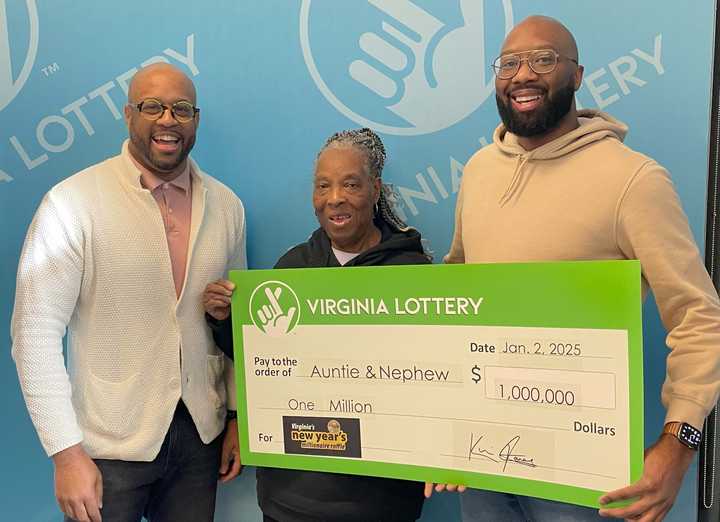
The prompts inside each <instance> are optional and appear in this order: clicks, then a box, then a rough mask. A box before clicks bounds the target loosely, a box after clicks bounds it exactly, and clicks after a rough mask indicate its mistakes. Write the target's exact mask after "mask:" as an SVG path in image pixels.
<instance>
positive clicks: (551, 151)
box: [493, 109, 628, 206]
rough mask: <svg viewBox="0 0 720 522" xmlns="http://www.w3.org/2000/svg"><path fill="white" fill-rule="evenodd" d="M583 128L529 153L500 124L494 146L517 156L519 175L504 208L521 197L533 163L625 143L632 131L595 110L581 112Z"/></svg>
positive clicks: (502, 201) (510, 186)
mask: <svg viewBox="0 0 720 522" xmlns="http://www.w3.org/2000/svg"><path fill="white" fill-rule="evenodd" d="M578 121H579V122H580V126H579V127H578V128H577V129H575V130H573V131H571V132H568V133H567V134H563V135H562V136H560V137H558V138H556V139H554V140H553V141H551V142H549V143H546V144H545V145H543V146H541V147H538V148H536V149H533V150H530V151H528V150H525V149H524V148H523V147H522V146H521V145H520V143H519V142H518V137H517V136H516V135H514V134H512V133H510V132H508V131H507V129H506V128H505V125H503V124H500V125H499V126H498V128H497V129H495V133H494V134H493V142H494V143H495V145H496V146H497V148H498V149H499V150H500V152H502V153H503V154H506V155H508V156H515V157H516V158H517V161H516V163H515V171H514V172H513V176H512V178H511V180H510V183H509V184H508V187H507V189H506V190H505V193H504V194H503V195H502V197H501V198H500V205H501V206H503V205H505V204H506V203H508V202H509V201H510V200H511V199H513V197H517V196H519V195H520V194H519V193H520V191H521V187H523V186H524V185H525V180H524V179H523V178H524V176H525V173H526V170H525V169H524V167H525V166H526V165H527V164H528V163H530V162H533V161H547V160H552V159H556V158H560V157H562V156H565V155H567V154H570V153H572V152H574V151H576V150H578V149H580V148H582V147H584V146H586V145H588V144H590V143H593V142H596V141H600V140H602V139H605V138H610V139H616V140H619V141H623V140H624V139H625V135H626V134H627V132H628V127H627V125H625V124H624V123H623V122H621V121H620V120H617V119H615V118H613V117H612V116H610V115H609V114H606V113H604V112H601V111H598V110H594V109H584V110H580V111H578Z"/></svg>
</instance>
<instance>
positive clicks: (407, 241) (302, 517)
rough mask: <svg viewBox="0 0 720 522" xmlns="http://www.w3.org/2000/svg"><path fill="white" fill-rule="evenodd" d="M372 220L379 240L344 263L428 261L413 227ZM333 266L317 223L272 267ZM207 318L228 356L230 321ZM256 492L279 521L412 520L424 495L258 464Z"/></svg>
mask: <svg viewBox="0 0 720 522" xmlns="http://www.w3.org/2000/svg"><path fill="white" fill-rule="evenodd" d="M375 224H376V225H377V226H378V228H380V231H381V233H382V239H381V241H380V243H379V244H378V245H376V246H374V247H373V248H371V249H369V250H367V251H365V252H363V253H362V254H360V255H359V256H357V257H356V258H354V259H353V260H352V261H350V262H349V263H347V264H346V265H345V266H371V265H412V264H427V263H430V260H429V259H428V257H427V256H426V255H425V254H424V253H423V249H422V245H421V243H420V234H419V233H418V232H417V231H415V230H409V231H407V232H398V231H395V230H394V229H392V228H391V227H390V226H389V225H388V224H386V223H385V222H384V221H382V220H376V221H375ZM337 266H340V263H338V260H337V259H336V258H335V256H334V255H333V252H332V249H331V247H330V239H329V238H328V236H327V234H325V232H324V231H323V230H322V229H320V228H319V229H317V230H316V231H315V232H314V233H313V234H312V236H311V237H310V239H309V240H308V241H307V242H306V243H302V244H300V245H297V246H296V247H294V248H292V249H290V250H289V251H288V252H287V253H286V254H285V255H283V256H282V257H281V258H280V259H279V260H278V262H277V263H276V264H275V268H316V267H337ZM210 323H211V328H212V329H213V337H214V338H215V342H216V343H217V344H218V346H219V347H220V348H221V349H222V350H223V351H224V352H225V353H226V354H228V356H230V357H232V331H231V326H230V321H224V322H219V323H215V324H213V321H210ZM257 493H258V502H259V504H260V509H262V511H263V513H264V514H265V515H267V516H269V517H272V518H274V519H276V520H279V521H280V522H330V521H332V522H335V521H338V522H339V521H343V522H351V521H357V522H380V521H382V522H410V521H414V520H417V519H418V518H420V514H421V512H422V505H423V500H424V497H423V484H422V483H420V482H410V481H406V480H396V479H386V478H378V477H366V476H356V475H342V474H336V473H320V472H314V471H297V470H288V469H280V468H258V470H257Z"/></svg>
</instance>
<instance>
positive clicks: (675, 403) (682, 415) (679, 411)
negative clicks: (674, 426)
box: [665, 397, 708, 431]
mask: <svg viewBox="0 0 720 522" xmlns="http://www.w3.org/2000/svg"><path fill="white" fill-rule="evenodd" d="M707 414H708V412H706V411H705V408H703V407H702V406H700V405H699V404H697V403H695V402H693V401H689V400H687V399H683V398H679V397H673V398H671V399H670V404H668V408H667V414H666V415H665V424H667V423H668V422H686V423H687V424H689V425H690V426H692V427H693V428H695V429H698V430H701V431H702V429H703V424H704V422H705V417H707Z"/></svg>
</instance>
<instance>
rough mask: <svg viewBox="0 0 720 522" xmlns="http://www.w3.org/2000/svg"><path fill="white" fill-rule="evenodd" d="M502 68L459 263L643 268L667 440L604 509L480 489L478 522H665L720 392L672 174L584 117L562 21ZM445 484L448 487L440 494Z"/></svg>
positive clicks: (471, 508)
mask: <svg viewBox="0 0 720 522" xmlns="http://www.w3.org/2000/svg"><path fill="white" fill-rule="evenodd" d="M494 67H495V69H496V73H497V75H496V82H495V88H496V98H497V105H498V110H499V113H500V116H501V119H502V122H503V123H502V125H500V126H499V127H498V128H497V130H496V131H495V134H494V137H493V142H494V143H493V144H491V145H489V146H487V147H485V148H483V149H481V150H480V151H478V152H477V153H476V154H475V155H474V156H473V157H472V158H471V159H470V161H469V162H468V163H467V165H466V167H465V171H464V174H463V178H462V185H461V189H460V193H459V195H458V201H457V210H456V220H455V234H454V237H453V242H452V245H451V247H450V252H449V253H448V255H447V256H446V257H445V261H446V262H448V263H492V262H522V261H563V260H591V259H639V260H640V263H641V266H642V274H643V281H642V283H643V293H644V294H645V293H647V290H648V289H651V290H652V292H653V294H654V295H655V300H656V302H657V305H658V308H659V310H660V315H661V317H662V320H663V324H664V325H665V328H666V329H667V331H668V332H669V334H668V336H667V344H668V347H669V348H670V349H671V351H670V354H669V356H668V358H667V377H666V380H665V383H664V385H663V389H662V402H663V405H664V406H665V408H666V409H667V415H666V419H665V421H666V424H665V429H664V430H663V433H662V434H661V435H660V437H659V438H658V440H657V442H656V443H655V444H653V445H652V446H651V447H650V448H648V450H647V451H646V454H645V466H644V472H643V475H642V478H641V479H640V480H639V481H638V482H636V483H635V484H632V485H630V486H628V487H625V488H622V489H619V490H617V491H613V492H610V493H608V494H606V495H604V496H603V497H602V498H601V499H600V503H601V504H607V503H609V502H612V501H617V500H622V499H635V500H634V501H633V502H632V503H631V504H629V505H628V506H627V507H624V508H616V509H609V508H605V509H600V511H599V513H598V511H596V510H593V509H589V508H584V507H580V506H571V505H569V504H563V503H559V502H550V501H546V500H541V499H534V498H529V497H522V496H519V495H509V494H503V493H494V492H488V491H480V490H473V491H468V492H466V493H465V494H464V495H463V496H462V504H463V517H464V519H465V520H466V521H469V520H503V521H512V520H527V519H530V520H533V521H545V520H547V521H550V520H552V521H553V522H556V521H559V520H568V521H569V520H573V521H574V520H596V519H597V518H598V515H601V516H612V517H619V518H629V519H639V520H642V521H651V520H653V521H654V520H662V519H663V518H664V516H665V515H666V514H667V512H668V511H669V510H670V508H671V507H672V504H673V502H674V501H675V497H676V496H677V493H678V490H679V488H680V484H681V482H682V478H683V476H684V474H685V472H686V471H687V468H688V466H689V464H690V462H691V461H692V459H693V457H694V456H695V453H696V451H695V450H696V448H697V442H698V440H699V436H700V432H699V430H701V429H702V426H703V420H704V418H705V416H706V415H707V414H708V413H709V412H710V410H711V409H712V407H713V406H714V405H715V403H716V401H717V399H718V390H719V389H720V329H719V328H718V319H720V305H719V303H718V296H717V293H716V291H715V289H714V288H713V285H712V283H711V281H710V279H709V277H708V275H707V272H706V271H705V268H704V266H703V263H702V261H701V258H700V255H699V252H698V249H697V246H696V245H695V243H694V241H693V239H692V234H691V232H690V228H689V226H688V222H687V218H686V216H685V214H684V213H683V210H682V208H681V205H680V201H679V199H678V196H677V194H676V192H675V189H674V188H673V184H672V181H671V180H670V177H669V175H668V173H667V171H666V170H665V169H663V168H662V167H661V166H660V165H658V164H657V163H656V162H655V161H653V160H652V159H651V158H648V157H647V156H644V155H642V154H640V153H638V152H635V151H633V150H631V149H630V148H628V147H627V146H625V145H623V143H622V140H623V138H624V136H625V134H626V132H627V127H626V126H625V125H624V124H623V123H621V122H619V121H618V120H615V119H613V118H611V117H610V116H608V115H606V114H604V113H601V112H599V111H594V110H582V111H578V110H577V109H576V107H575V101H574V94H575V91H577V89H578V88H579V87H580V84H581V81H582V75H583V67H582V66H581V65H579V64H578V54H577V47H576V44H575V40H574V38H573V36H572V34H570V32H569V31H568V30H567V29H566V28H565V27H564V26H563V25H562V24H560V23H559V22H557V21H556V20H553V19H550V18H545V17H537V16H534V17H530V18H528V19H526V20H524V21H523V22H522V23H520V24H519V25H517V26H516V27H515V28H514V29H513V30H512V32H511V33H510V34H509V35H508V37H507V39H506V40H505V42H504V44H503V48H502V52H501V55H500V57H499V58H498V59H497V60H496V62H495V63H494ZM438 489H441V487H440V488H438Z"/></svg>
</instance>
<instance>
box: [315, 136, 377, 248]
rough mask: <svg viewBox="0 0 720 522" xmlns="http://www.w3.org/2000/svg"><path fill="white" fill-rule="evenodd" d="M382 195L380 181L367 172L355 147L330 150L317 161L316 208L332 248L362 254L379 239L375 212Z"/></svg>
mask: <svg viewBox="0 0 720 522" xmlns="http://www.w3.org/2000/svg"><path fill="white" fill-rule="evenodd" d="M379 195H380V179H379V178H374V179H372V178H371V177H370V176H369V174H368V173H367V171H366V165H365V157H364V155H363V153H362V152H360V151H358V150H357V149H354V148H352V147H330V148H328V149H325V150H324V151H323V153H322V154H320V157H319V158H318V160H317V164H316V167H315V179H314V187H313V207H314V208H315V215H316V216H317V218H318V221H319V222H320V226H321V227H322V228H323V230H324V231H325V233H326V234H327V235H328V237H329V238H330V242H331V243H332V246H333V247H335V248H337V249H338V250H343V251H345V252H362V251H363V250H366V249H367V248H369V247H370V246H372V242H373V238H376V239H377V234H378V229H377V228H376V227H375V225H374V224H373V208H374V205H375V203H377V200H378V197H379Z"/></svg>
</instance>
